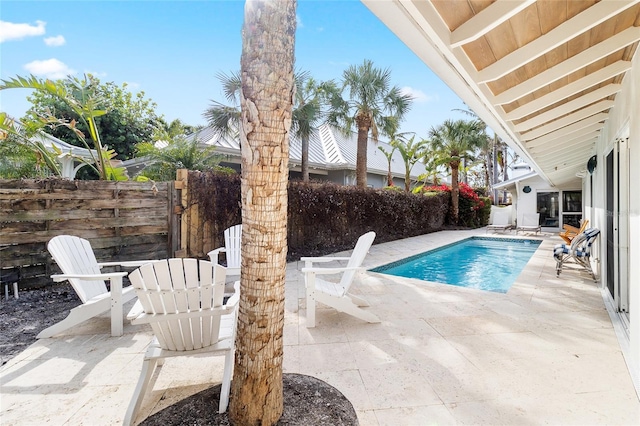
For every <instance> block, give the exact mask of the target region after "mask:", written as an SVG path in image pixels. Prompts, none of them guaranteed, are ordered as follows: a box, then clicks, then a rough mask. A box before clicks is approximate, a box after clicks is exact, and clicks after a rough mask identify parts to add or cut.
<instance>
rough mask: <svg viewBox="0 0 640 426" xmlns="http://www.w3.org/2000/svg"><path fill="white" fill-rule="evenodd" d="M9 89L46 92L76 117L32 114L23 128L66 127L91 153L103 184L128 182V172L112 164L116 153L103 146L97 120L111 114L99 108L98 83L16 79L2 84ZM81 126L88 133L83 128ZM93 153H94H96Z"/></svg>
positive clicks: (75, 79) (71, 78)
mask: <svg viewBox="0 0 640 426" xmlns="http://www.w3.org/2000/svg"><path fill="white" fill-rule="evenodd" d="M6 89H34V90H36V91H41V92H45V93H47V94H49V95H51V96H54V97H56V98H58V99H59V100H61V101H62V102H64V103H65V104H66V105H67V106H68V107H69V108H70V109H71V110H72V111H73V114H74V115H75V117H74V118H72V119H66V118H58V117H56V116H55V114H54V112H53V111H52V110H50V109H48V108H47V109H45V110H43V111H40V112H35V111H31V112H30V113H29V114H28V116H27V117H25V118H24V119H23V124H24V125H25V126H27V127H28V128H31V127H33V128H37V127H38V126H40V128H43V127H44V126H49V127H50V128H57V127H64V128H67V129H69V130H70V131H71V132H72V134H73V135H74V136H75V137H76V138H77V139H78V141H80V143H81V144H82V146H83V147H85V148H86V149H88V150H89V152H90V155H91V161H90V162H87V164H88V165H89V166H90V167H91V168H92V169H93V170H94V171H95V172H96V173H97V174H98V176H99V178H100V179H102V180H127V179H128V178H127V175H126V170H125V169H124V168H122V167H117V166H115V165H114V163H113V162H112V161H111V160H112V159H114V158H115V156H116V152H115V151H114V150H113V149H108V148H107V147H105V146H103V144H102V141H101V138H100V133H99V131H98V126H97V124H96V119H97V118H98V117H101V116H103V115H105V114H106V113H107V111H105V110H102V109H100V108H99V105H100V104H101V103H102V99H101V97H100V94H99V93H97V91H96V90H95V85H94V82H93V81H92V80H91V78H89V77H87V76H85V77H84V78H83V79H78V78H75V77H71V76H70V77H68V78H67V79H66V80H56V81H52V80H48V79H38V78H37V77H35V76H33V75H32V76H29V77H20V76H18V77H15V78H11V79H9V80H2V82H1V84H0V90H6ZM79 122H81V123H83V125H84V128H85V129H87V130H86V133H85V132H83V131H82V130H81V129H80V128H79V127H78V123H79ZM92 149H93V150H94V151H92Z"/></svg>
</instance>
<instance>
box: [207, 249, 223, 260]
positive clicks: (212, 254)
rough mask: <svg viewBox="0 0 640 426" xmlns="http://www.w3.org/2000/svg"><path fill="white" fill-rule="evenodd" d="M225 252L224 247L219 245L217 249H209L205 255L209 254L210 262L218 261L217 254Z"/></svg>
mask: <svg viewBox="0 0 640 426" xmlns="http://www.w3.org/2000/svg"><path fill="white" fill-rule="evenodd" d="M226 252H227V248H226V247H219V248H217V249H214V250H211V251H210V252H209V253H207V256H209V260H210V261H211V263H219V262H218V255H219V254H220V253H226Z"/></svg>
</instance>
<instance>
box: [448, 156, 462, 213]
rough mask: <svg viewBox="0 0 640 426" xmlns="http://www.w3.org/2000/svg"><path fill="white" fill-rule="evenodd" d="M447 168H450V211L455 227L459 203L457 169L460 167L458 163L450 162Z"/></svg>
mask: <svg viewBox="0 0 640 426" xmlns="http://www.w3.org/2000/svg"><path fill="white" fill-rule="evenodd" d="M449 166H450V167H451V211H452V214H453V223H454V224H455V225H457V224H458V217H459V201H460V188H459V186H458V167H460V162H459V161H452V162H451V163H449Z"/></svg>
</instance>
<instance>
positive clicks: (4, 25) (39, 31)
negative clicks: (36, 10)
mask: <svg viewBox="0 0 640 426" xmlns="http://www.w3.org/2000/svg"><path fill="white" fill-rule="evenodd" d="M46 25H47V23H46V22H44V21H36V25H30V24H14V23H13V22H7V21H0V43H2V42H5V41H7V40H21V39H23V38H25V37H32V36H39V35H43V34H44V33H45V28H44V27H45V26H46Z"/></svg>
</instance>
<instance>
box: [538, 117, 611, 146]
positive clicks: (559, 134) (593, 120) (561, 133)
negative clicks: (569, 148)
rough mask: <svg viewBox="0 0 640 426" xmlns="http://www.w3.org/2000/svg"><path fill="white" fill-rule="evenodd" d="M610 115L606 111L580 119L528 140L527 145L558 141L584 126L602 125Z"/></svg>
mask: <svg viewBox="0 0 640 426" xmlns="http://www.w3.org/2000/svg"><path fill="white" fill-rule="evenodd" d="M608 117H609V114H607V113H604V112H601V113H599V114H596V115H592V116H591V117H587V118H585V119H584V120H580V121H578V122H576V123H573V124H571V125H569V126H565V127H562V128H560V129H558V130H556V131H553V132H551V133H547V134H546V135H544V136H540V137H539V138H536V139H532V140H530V141H527V146H532V147H533V146H537V145H544V144H546V143H549V142H552V141H557V140H558V139H563V138H566V137H568V136H569V135H571V134H573V133H575V132H578V131H580V130H582V129H584V128H587V127H590V126H592V125H594V124H600V125H601V126H602V122H604V121H605V120H606V119H607V118H608Z"/></svg>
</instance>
